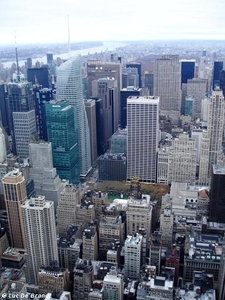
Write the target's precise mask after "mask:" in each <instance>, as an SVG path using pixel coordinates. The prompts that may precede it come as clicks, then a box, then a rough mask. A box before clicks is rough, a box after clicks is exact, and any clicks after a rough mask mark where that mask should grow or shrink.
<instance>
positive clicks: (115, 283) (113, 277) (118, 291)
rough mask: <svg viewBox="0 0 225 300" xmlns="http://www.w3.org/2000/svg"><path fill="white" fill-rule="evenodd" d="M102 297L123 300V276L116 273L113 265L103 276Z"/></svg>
mask: <svg viewBox="0 0 225 300" xmlns="http://www.w3.org/2000/svg"><path fill="white" fill-rule="evenodd" d="M103 287H104V299H108V300H111V299H116V300H123V296H124V295H123V293H124V288H123V277H122V276H121V275H118V274H117V272H116V270H115V267H112V268H111V270H110V272H109V273H108V274H107V275H106V276H105V277H104V280H103Z"/></svg>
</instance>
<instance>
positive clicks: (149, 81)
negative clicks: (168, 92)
mask: <svg viewBox="0 0 225 300" xmlns="http://www.w3.org/2000/svg"><path fill="white" fill-rule="evenodd" d="M145 88H148V91H149V96H153V95H154V74H153V73H145Z"/></svg>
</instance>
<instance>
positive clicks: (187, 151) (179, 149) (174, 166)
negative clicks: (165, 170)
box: [169, 134, 197, 183]
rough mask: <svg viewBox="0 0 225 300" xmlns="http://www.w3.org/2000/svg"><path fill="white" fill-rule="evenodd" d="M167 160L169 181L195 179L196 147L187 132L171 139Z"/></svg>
mask: <svg viewBox="0 0 225 300" xmlns="http://www.w3.org/2000/svg"><path fill="white" fill-rule="evenodd" d="M171 152H172V155H171V157H170V162H169V182H172V181H174V182H187V183H194V182H195V179H196V165H197V149H196V147H195V141H194V140H193V139H191V138H189V135H188V134H181V135H180V136H179V138H175V139H174V140H172V146H171Z"/></svg>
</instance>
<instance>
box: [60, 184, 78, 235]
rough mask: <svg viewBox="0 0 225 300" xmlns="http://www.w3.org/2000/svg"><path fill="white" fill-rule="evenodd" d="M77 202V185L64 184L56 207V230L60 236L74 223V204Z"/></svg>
mask: <svg viewBox="0 0 225 300" xmlns="http://www.w3.org/2000/svg"><path fill="white" fill-rule="evenodd" d="M79 202H80V201H79V189H78V187H76V186H74V185H66V186H65V187H64V189H63V191H62V192H61V195H60V201H59V205H58V207H57V232H58V234H59V235H60V236H66V233H67V231H68V229H69V227H70V226H72V225H75V224H76V205H77V204H78V203H79Z"/></svg>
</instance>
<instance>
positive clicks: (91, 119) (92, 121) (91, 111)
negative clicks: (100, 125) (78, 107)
mask: <svg viewBox="0 0 225 300" xmlns="http://www.w3.org/2000/svg"><path fill="white" fill-rule="evenodd" d="M85 109H86V114H87V119H88V124H89V128H90V139H91V165H92V166H95V165H96V160H97V120H96V107H95V100H94V99H88V100H85Z"/></svg>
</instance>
